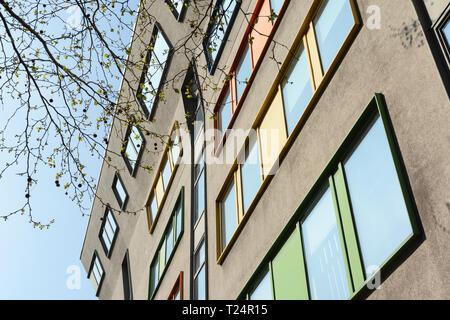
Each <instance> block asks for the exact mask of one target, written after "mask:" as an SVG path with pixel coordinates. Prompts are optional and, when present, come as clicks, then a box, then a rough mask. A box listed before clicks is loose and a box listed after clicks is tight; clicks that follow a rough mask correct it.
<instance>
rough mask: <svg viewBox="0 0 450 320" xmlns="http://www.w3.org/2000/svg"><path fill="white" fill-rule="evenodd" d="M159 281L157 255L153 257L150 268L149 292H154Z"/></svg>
mask: <svg viewBox="0 0 450 320" xmlns="http://www.w3.org/2000/svg"><path fill="white" fill-rule="evenodd" d="M158 281H159V257H156V258H155V262H154V263H153V264H152V267H151V268H150V292H152V293H153V292H154V291H155V288H156V285H157V284H158Z"/></svg>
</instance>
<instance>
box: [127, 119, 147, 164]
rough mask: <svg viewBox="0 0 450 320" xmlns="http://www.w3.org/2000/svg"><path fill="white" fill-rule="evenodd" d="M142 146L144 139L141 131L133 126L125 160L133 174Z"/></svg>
mask: <svg viewBox="0 0 450 320" xmlns="http://www.w3.org/2000/svg"><path fill="white" fill-rule="evenodd" d="M142 144H143V138H142V135H141V133H140V132H139V129H138V128H137V127H136V126H132V127H131V130H130V133H129V136H128V139H127V146H126V148H125V159H126V161H127V165H128V169H129V171H130V172H131V173H133V172H134V170H135V168H136V163H137V160H138V157H139V154H140V153H141V149H142Z"/></svg>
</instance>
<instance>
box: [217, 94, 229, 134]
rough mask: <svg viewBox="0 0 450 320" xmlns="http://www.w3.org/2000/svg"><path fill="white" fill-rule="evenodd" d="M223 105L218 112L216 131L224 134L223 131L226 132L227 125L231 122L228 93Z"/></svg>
mask: <svg viewBox="0 0 450 320" xmlns="http://www.w3.org/2000/svg"><path fill="white" fill-rule="evenodd" d="M224 101H225V102H224V104H222V106H221V108H220V110H219V115H218V117H219V119H218V120H219V126H218V130H219V131H220V133H222V135H223V133H224V131H225V130H227V128H228V125H229V124H230V121H231V96H230V93H229V92H228V93H227V96H226V97H225V100H224Z"/></svg>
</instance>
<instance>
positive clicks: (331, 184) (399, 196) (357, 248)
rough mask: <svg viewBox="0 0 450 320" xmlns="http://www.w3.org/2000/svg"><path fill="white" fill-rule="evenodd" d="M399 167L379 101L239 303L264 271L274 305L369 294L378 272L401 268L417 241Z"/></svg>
mask: <svg viewBox="0 0 450 320" xmlns="http://www.w3.org/2000/svg"><path fill="white" fill-rule="evenodd" d="M401 163H402V161H401V159H400V154H399V152H398V151H397V146H396V143H395V138H394V136H393V132H392V129H391V127H390V120H389V118H388V114H387V109H386V106H385V105H384V102H383V98H382V96H381V95H379V94H377V95H376V96H375V98H374V99H373V100H372V101H371V102H370V103H369V105H368V107H367V108H366V109H365V111H364V113H363V114H362V116H361V117H360V119H359V120H358V122H357V123H356V124H355V126H354V128H353V129H352V130H351V132H350V134H349V135H348V136H347V138H346V139H345V140H344V143H343V144H342V145H341V147H340V148H339V150H338V151H337V152H336V154H335V156H334V157H333V159H332V160H331V161H330V162H329V164H328V165H327V167H326V169H325V171H324V172H323V173H322V174H321V175H320V179H319V180H318V181H317V182H316V183H315V185H314V186H313V188H312V189H311V191H310V192H309V194H308V195H307V196H306V198H305V199H304V200H303V201H302V203H301V204H300V206H299V208H298V209H297V211H296V213H295V214H294V218H293V219H292V220H291V221H293V222H291V223H290V225H289V226H287V227H286V228H285V230H292V228H293V227H292V225H293V226H294V228H296V229H295V230H296V231H295V232H294V234H292V235H290V236H289V237H287V232H288V231H284V232H283V233H282V234H281V235H280V237H279V238H278V239H277V241H276V243H277V244H276V247H273V248H271V250H270V254H268V255H267V256H266V258H265V259H264V261H263V262H262V264H261V266H260V267H259V268H258V269H259V270H260V271H257V272H256V273H255V275H254V276H253V277H252V279H251V280H250V282H249V284H247V286H246V288H245V289H244V290H243V292H242V294H241V298H244V297H251V296H252V294H253V291H254V290H255V289H254V288H255V285H254V284H258V283H259V281H260V280H259V279H261V276H260V275H264V277H265V275H266V274H267V265H269V276H270V279H271V281H272V283H273V293H274V298H275V299H292V298H293V299H349V298H355V297H358V296H359V295H361V292H366V293H367V291H366V290H368V289H367V286H366V284H367V282H369V281H372V278H373V277H374V276H376V275H375V274H376V273H377V272H378V271H380V272H382V274H383V270H385V268H386V267H387V266H388V264H391V267H392V264H398V263H399V260H398V259H399V258H400V257H401V256H402V255H403V253H405V252H409V250H411V249H413V248H415V247H416V243H417V242H418V241H420V237H419V233H420V231H419V228H418V227H417V222H416V214H415V213H414V211H415V205H414V200H413V199H412V198H411V196H410V195H411V193H410V190H409V189H408V183H407V180H406V179H407V177H406V175H405V174H404V173H403V169H402V164H401ZM324 186H325V187H324ZM384 274H386V273H384ZM265 286H266V287H265V288H266V289H265V291H264V292H267V291H268V289H267V288H268V287H267V285H265ZM256 288H259V285H256Z"/></svg>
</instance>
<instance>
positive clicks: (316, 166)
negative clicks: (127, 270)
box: [81, 0, 450, 299]
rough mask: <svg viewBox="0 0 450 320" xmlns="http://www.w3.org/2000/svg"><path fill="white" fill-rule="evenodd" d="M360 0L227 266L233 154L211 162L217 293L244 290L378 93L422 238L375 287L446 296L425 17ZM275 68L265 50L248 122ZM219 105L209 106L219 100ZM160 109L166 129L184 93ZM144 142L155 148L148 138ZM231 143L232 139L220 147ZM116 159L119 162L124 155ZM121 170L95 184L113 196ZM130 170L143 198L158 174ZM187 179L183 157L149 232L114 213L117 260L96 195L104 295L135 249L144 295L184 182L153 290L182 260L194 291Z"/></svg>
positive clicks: (447, 117)
mask: <svg viewBox="0 0 450 320" xmlns="http://www.w3.org/2000/svg"><path fill="white" fill-rule="evenodd" d="M356 2H357V6H358V10H359V12H360V14H361V18H362V27H361V29H360V31H359V33H358V34H357V36H356V38H355V40H354V42H353V43H352V45H351V46H350V49H349V50H348V52H347V53H346V54H345V56H344V58H343V59H342V62H341V64H340V66H339V67H338V69H337V71H336V72H335V74H334V75H333V77H332V78H331V81H330V82H329V84H328V85H327V87H326V88H325V90H324V92H323V94H322V96H321V97H320V99H319V100H318V102H317V104H316V105H315V107H314V110H313V111H312V113H311V115H310V117H309V118H308V120H307V122H306V123H305V125H304V127H303V128H302V130H301V131H300V133H299V135H298V137H297V138H296V140H295V141H294V143H293V145H292V147H291V149H290V151H289V152H288V154H287V156H286V157H285V159H284V160H283V162H282V163H281V166H280V168H279V170H278V172H277V173H276V175H275V177H274V178H273V180H272V181H271V182H270V184H269V186H268V188H267V189H266V190H265V192H264V194H263V196H262V198H261V199H260V201H259V203H258V204H257V206H256V208H255V210H254V212H253V213H252V214H251V217H250V219H249V220H248V222H247V223H246V225H245V226H244V228H243V229H242V232H241V233H240V235H239V237H238V238H237V241H236V242H235V243H234V245H233V247H232V249H231V251H230V252H229V254H228V256H227V257H226V258H225V260H224V262H223V264H222V265H218V264H217V263H216V258H217V257H216V232H215V230H216V219H215V215H216V211H215V210H216V208H215V202H216V199H217V196H218V194H219V191H220V190H221V188H222V186H223V184H224V181H225V178H226V177H227V175H228V174H229V171H230V169H231V165H208V167H207V185H208V191H207V193H208V200H207V214H208V226H207V227H208V242H209V250H208V261H209V263H208V268H209V272H208V282H209V298H210V299H235V298H236V297H237V296H238V294H239V293H240V291H241V290H242V289H243V287H244V285H245V284H246V283H247V281H248V280H249V279H250V277H251V275H252V274H253V272H254V271H255V270H256V268H257V267H258V265H259V264H260V262H261V260H262V258H263V257H264V256H265V254H266V253H267V251H268V250H269V248H270V247H271V246H272V244H273V242H274V240H275V239H276V238H277V236H278V235H279V234H280V232H281V231H282V229H283V228H284V226H285V225H286V223H287V222H288V220H289V219H290V218H291V216H292V215H293V213H294V212H295V210H296V208H297V207H298V205H299V204H300V203H301V202H302V200H303V199H304V197H305V196H306V194H307V192H308V191H309V190H310V188H311V187H312V185H313V184H314V183H315V181H316V180H317V179H318V177H319V175H320V174H321V172H322V170H323V169H324V168H325V166H326V164H327V163H328V161H329V160H330V159H331V158H332V156H333V155H334V154H335V152H336V150H337V149H338V147H339V146H340V144H341V143H342V141H343V139H344V137H345V136H346V134H347V133H348V132H349V131H350V129H351V128H352V127H353V125H354V124H355V122H356V121H357V119H358V117H359V115H360V114H361V112H362V111H363V109H364V108H365V107H366V106H367V104H368V102H369V101H370V100H371V99H372V98H373V96H374V93H375V92H379V93H382V94H383V95H384V97H385V99H386V104H387V108H388V111H389V114H390V117H391V120H392V123H393V126H394V132H395V135H396V137H397V140H398V143H399V147H400V152H401V155H402V157H403V160H404V163H405V166H406V172H407V174H408V177H409V180H410V183H411V187H412V192H413V195H414V198H415V202H416V205H417V209H418V212H419V215H420V220H421V223H422V225H423V228H424V231H425V237H426V239H425V241H424V242H423V243H422V244H421V245H420V246H419V247H418V249H417V250H415V251H414V253H413V254H412V255H411V256H410V257H409V258H408V259H407V260H406V261H405V262H404V263H403V264H402V265H400V266H399V267H398V268H397V269H396V270H395V272H394V273H393V274H391V275H390V276H389V277H388V279H387V280H386V281H384V282H383V284H382V286H381V288H380V289H379V290H377V291H376V292H374V293H373V294H372V295H371V296H370V297H369V298H370V299H434V298H437V299H439V298H446V299H448V298H450V269H449V268H448V263H449V261H450V256H449V252H450V241H449V240H450V195H449V191H448V190H450V166H449V165H448V159H449V158H450V148H449V147H450V126H449V123H450V113H449V107H450V105H449V103H448V97H447V94H446V92H445V89H444V86H443V84H442V81H441V78H440V77H439V73H438V71H437V70H436V67H435V64H434V61H433V57H432V55H431V53H430V49H429V47H428V45H427V43H426V39H425V38H424V36H423V33H422V31H421V29H420V26H418V27H415V26H417V15H416V12H415V11H414V8H413V6H412V4H411V3H410V2H409V1H390V0H370V1H369V0H358V1H356ZM312 3H313V1H312V0H294V1H291V3H290V4H289V7H288V10H287V11H286V14H285V16H284V17H283V19H282V20H281V24H280V26H279V28H278V30H277V33H276V35H275V38H276V40H277V41H278V42H280V43H283V44H286V45H287V47H290V46H291V44H292V43H293V40H294V39H295V37H296V35H297V32H298V30H299V29H300V26H301V25H302V22H303V19H304V17H305V16H306V14H307V12H308V10H309V8H310V6H311V4H312ZM255 4H256V0H253V1H250V2H247V1H244V3H243V5H242V6H243V10H244V11H247V10H251V8H253V7H254V5H255ZM370 5H377V6H379V8H380V9H381V29H379V30H378V29H375V30H370V29H369V28H368V27H367V24H366V21H367V19H368V15H366V11H367V8H368V6H370ZM153 12H154V14H155V15H161V18H160V19H159V22H160V23H161V25H162V27H163V29H164V31H165V32H166V34H167V35H168V37H169V39H171V41H172V39H177V37H180V35H181V31H179V30H180V29H179V28H180V27H181V26H183V27H185V29H183V30H184V31H183V32H188V31H187V30H188V29H187V27H186V25H187V24H181V23H178V22H174V19H173V16H172V15H171V13H170V12H169V11H168V10H167V7H166V6H165V5H164V4H163V5H162V6H160V7H155V10H154V11H153ZM188 15H189V13H188ZM245 27H246V24H245V19H244V17H243V15H242V14H240V15H239V16H238V18H237V19H236V22H235V24H234V26H233V29H232V31H231V33H230V36H229V39H228V40H229V43H228V44H227V46H226V47H225V50H224V52H223V55H222V59H221V61H220V64H219V65H227V66H229V65H231V63H232V60H233V58H234V56H235V54H236V52H237V50H238V47H239V44H240V40H241V39H242V36H243V34H244V32H245ZM405 28H406V29H405ZM275 54H276V56H277V58H279V59H280V60H284V58H285V57H286V55H287V50H286V49H284V48H281V47H278V48H277V50H276V52H275ZM204 63H205V61H204V58H203V57H202V58H201V61H200V66H199V68H198V69H199V73H200V74H204V73H205V71H204V70H203V69H202V67H201V64H204ZM186 66H187V60H186V59H185V58H184V57H183V56H182V55H181V54H180V55H175V57H174V59H173V60H172V63H171V71H170V73H174V72H176V71H177V70H180V68H185V67H186ZM277 74H278V66H277V65H276V63H275V62H274V61H273V60H271V59H269V55H268V54H266V56H265V58H264V61H263V63H262V65H261V67H260V69H259V71H258V73H257V75H256V77H255V80H254V82H253V84H252V86H251V88H250V91H249V93H248V95H247V98H246V100H245V102H244V105H243V107H242V108H241V110H240V113H239V115H238V116H237V118H236V121H235V123H234V126H233V128H235V129H236V128H244V129H248V128H249V127H251V125H252V123H253V121H254V120H255V118H256V116H257V114H258V111H259V108H260V107H261V106H262V104H263V101H264V99H265V94H261V93H267V92H268V91H269V89H270V87H271V85H272V83H273V81H274V79H275V77H276V76H277ZM169 76H170V75H169ZM223 78H224V75H223V74H222V73H221V72H216V73H215V75H214V77H212V81H215V82H220V81H221V79H223ZM181 82H182V81H181ZM180 86H181V83H180ZM218 94H219V93H218V92H217V91H214V90H206V91H205V92H204V97H205V100H206V101H213V102H214V101H215V100H216V99H217V97H218ZM213 106H214V105H213V104H211V105H207V106H206V107H207V108H210V109H212V108H213ZM155 118H156V119H157V121H156V122H155V123H154V124H151V125H150V127H151V128H152V129H153V130H155V131H157V130H159V131H160V132H161V133H166V134H167V133H169V131H170V129H171V127H172V124H173V121H174V120H175V119H178V120H183V119H184V109H183V104H182V100H181V96H179V95H175V94H174V95H172V96H168V99H167V102H166V103H164V104H160V105H159V107H158V111H157V112H156V114H155ZM208 128H213V120H212V119H210V118H209V117H208V116H206V129H208ZM147 144H148V146H150V148H152V147H153V142H152V141H147ZM119 145H120V141H114V139H113V138H111V142H110V146H109V147H110V148H116V149H117V147H118V146H119ZM119 148H120V147H119ZM226 148H227V145H225V149H224V151H223V152H226ZM159 160H160V159H159V157H158V156H157V155H156V154H146V155H144V159H143V161H144V162H148V163H152V162H153V163H155V164H157V163H159ZM117 161H118V162H120V161H122V162H123V160H122V159H117ZM122 165H123V164H122ZM113 173H114V170H113V169H110V168H106V167H104V168H103V170H102V173H101V176H100V182H99V189H98V194H99V195H100V196H101V197H104V198H105V199H107V201H109V202H114V201H115V199H114V196H113V194H112V192H111V188H110V186H111V183H112V179H113ZM122 178H123V180H124V183H125V185H126V187H127V190H128V192H129V194H130V196H131V199H130V201H129V204H128V207H129V208H130V209H136V210H137V209H139V208H142V206H143V205H144V204H145V202H146V200H147V196H148V192H149V190H150V187H151V184H152V182H153V179H154V173H151V174H146V173H144V170H141V171H139V172H138V174H137V177H136V178H132V177H131V176H130V175H129V174H128V173H127V172H124V173H123V174H122ZM190 179H191V177H190V166H188V165H186V166H185V165H182V166H180V168H179V169H178V171H177V173H176V177H175V179H174V181H173V184H172V186H171V189H170V191H169V196H168V198H167V200H166V202H165V204H164V208H163V211H162V214H161V216H160V219H159V221H158V224H157V227H156V229H155V232H154V233H153V234H152V235H149V232H148V228H147V218H146V215H145V214H144V213H140V214H137V215H136V216H127V215H126V214H122V215H120V216H117V215H116V218H117V220H118V223H119V226H120V228H121V229H120V232H119V238H118V241H117V243H116V246H115V248H114V251H113V254H112V257H111V259H106V257H105V256H104V253H103V250H102V249H101V247H100V242H99V240H98V232H99V228H100V222H101V221H100V220H99V218H100V217H101V216H102V215H103V212H104V209H103V208H101V205H100V204H99V202H98V201H95V202H94V205H93V210H92V217H91V221H90V223H89V226H88V229H87V235H86V242H85V245H84V248H83V252H82V257H81V259H82V261H83V264H84V265H85V267H86V269H87V268H88V267H89V265H90V262H91V258H92V253H93V250H94V249H97V251H98V253H99V255H100V259H101V261H102V263H103V265H104V267H105V271H106V278H105V282H104V284H103V288H102V289H101V293H100V298H104V299H111V298H113V299H122V297H123V292H122V275H121V263H122V259H123V257H124V254H125V251H126V249H127V248H128V249H129V251H130V267H131V278H132V281H133V295H134V298H135V299H147V296H148V282H149V268H150V263H151V260H152V258H153V255H154V253H155V250H156V247H157V245H158V243H159V240H160V239H161V236H162V232H163V231H164V228H165V226H166V224H167V221H168V219H169V216H170V213H171V211H172V208H173V206H174V204H175V201H176V198H177V196H178V193H179V190H180V188H181V187H182V186H184V187H185V226H184V234H183V236H182V239H181V242H180V244H179V247H178V249H177V252H176V253H175V255H174V258H173V259H172V262H171V264H170V265H169V267H168V270H167V271H166V273H165V276H164V278H163V279H162V282H161V285H160V287H159V289H158V291H157V293H156V296H155V297H156V298H157V299H166V298H167V296H168V294H169V292H170V290H171V288H172V286H173V285H174V283H175V280H176V278H177V276H178V274H179V272H180V271H184V274H185V280H184V288H185V291H184V295H185V298H189V290H190V287H189V286H190V281H189V263H190V262H189V261H190V260H189V259H190V258H189V255H190V241H191V239H190V223H191V222H190V206H191V205H190V199H191V190H190Z"/></svg>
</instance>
